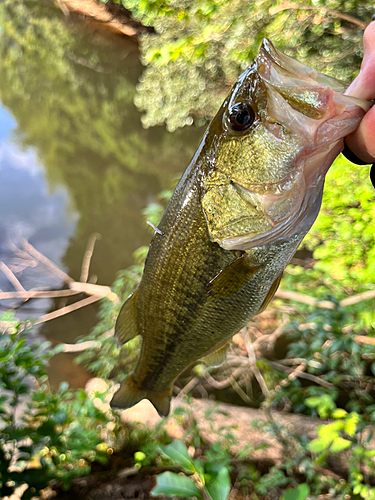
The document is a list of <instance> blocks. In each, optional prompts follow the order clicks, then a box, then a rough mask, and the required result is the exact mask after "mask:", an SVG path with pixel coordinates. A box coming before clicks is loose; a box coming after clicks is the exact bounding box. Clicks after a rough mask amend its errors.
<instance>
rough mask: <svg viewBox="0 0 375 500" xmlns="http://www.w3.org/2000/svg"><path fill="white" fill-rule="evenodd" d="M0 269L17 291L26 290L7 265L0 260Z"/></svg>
mask: <svg viewBox="0 0 375 500" xmlns="http://www.w3.org/2000/svg"><path fill="white" fill-rule="evenodd" d="M0 269H1V270H2V271H3V273H4V274H5V276H6V277H7V278H8V280H9V281H10V282H11V283H12V285H13V286H14V288H15V289H16V290H18V291H19V292H25V291H26V290H25V289H24V287H23V286H22V285H21V283H20V282H19V281H18V279H17V278H16V277H15V276H14V274H13V273H12V271H11V270H10V269H9V267H8V266H7V265H6V264H4V262H1V261H0Z"/></svg>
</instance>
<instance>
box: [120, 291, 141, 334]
mask: <svg viewBox="0 0 375 500" xmlns="http://www.w3.org/2000/svg"><path fill="white" fill-rule="evenodd" d="M137 303H138V288H137V289H136V290H135V291H134V292H133V293H132V294H131V295H130V297H129V298H128V299H127V301H126V302H125V303H124V305H123V306H122V308H121V310H120V314H119V315H118V318H117V321H116V326H115V338H116V340H117V342H118V343H119V344H125V343H126V342H128V340H131V339H133V338H134V337H136V336H137V335H139V333H138V328H137Z"/></svg>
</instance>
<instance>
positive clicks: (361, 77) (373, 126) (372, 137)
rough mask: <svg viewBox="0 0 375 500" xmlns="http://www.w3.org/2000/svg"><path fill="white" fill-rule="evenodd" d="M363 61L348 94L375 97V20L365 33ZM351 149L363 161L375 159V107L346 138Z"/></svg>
mask: <svg viewBox="0 0 375 500" xmlns="http://www.w3.org/2000/svg"><path fill="white" fill-rule="evenodd" d="M363 52H364V54H363V61H362V65H361V69H360V72H359V74H358V76H357V78H356V79H355V80H354V81H353V83H352V84H351V85H350V86H349V88H348V89H347V91H346V94H349V95H351V96H353V97H358V98H359V99H366V100H371V99H375V22H372V23H370V24H369V25H368V26H367V28H366V30H365V32H364V35H363ZM345 142H346V144H347V146H348V147H349V149H350V150H351V151H353V153H354V154H355V155H356V156H358V158H360V159H361V160H363V161H366V162H368V163H373V162H374V161H375V107H373V108H371V109H370V110H369V111H368V112H367V113H366V115H365V116H364V118H363V119H362V121H361V123H360V124H359V127H358V128H357V130H356V131H355V132H353V133H352V134H351V135H349V136H348V137H346V138H345Z"/></svg>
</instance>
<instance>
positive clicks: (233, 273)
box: [205, 253, 261, 300]
mask: <svg viewBox="0 0 375 500" xmlns="http://www.w3.org/2000/svg"><path fill="white" fill-rule="evenodd" d="M260 267H261V266H252V265H251V264H250V262H249V258H248V255H247V254H246V253H245V254H243V255H242V256H241V257H239V258H238V259H237V260H235V261H234V262H232V263H231V264H229V266H227V267H225V268H224V269H223V270H222V271H221V272H220V273H219V274H218V275H217V276H215V278H214V279H213V280H212V281H210V283H209V284H208V285H207V287H206V290H205V298H206V299H207V300H212V299H220V298H226V297H230V296H231V295H233V294H235V293H236V292H237V291H238V290H240V289H241V288H243V287H244V286H245V285H246V283H247V282H248V281H249V279H250V278H251V277H252V276H253V275H254V274H255V273H256V272H257V271H258V270H259V269H260Z"/></svg>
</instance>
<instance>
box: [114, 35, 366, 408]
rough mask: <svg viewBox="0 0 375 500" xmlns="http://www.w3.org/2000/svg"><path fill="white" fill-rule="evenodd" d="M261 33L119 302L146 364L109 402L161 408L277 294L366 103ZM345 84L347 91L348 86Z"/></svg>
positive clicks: (123, 324) (120, 324)
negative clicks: (136, 279)
mask: <svg viewBox="0 0 375 500" xmlns="http://www.w3.org/2000/svg"><path fill="white" fill-rule="evenodd" d="M340 89H341V87H340V85H339V84H338V82H337V81H336V80H332V79H330V78H329V77H326V76H325V75H321V74H320V73H317V72H316V71H315V70H312V69H310V68H308V67H306V66H304V65H302V64H301V63H298V62H297V61H294V60H293V59H291V58H289V57H287V56H285V55H283V54H282V53H280V52H279V51H277V50H276V49H275V48H274V47H273V45H272V44H271V43H270V42H269V41H268V40H264V41H263V44H262V47H261V49H260V52H259V55H258V56H257V58H256V59H255V61H254V63H253V64H252V65H251V66H250V67H249V68H248V69H247V70H246V71H245V72H244V73H243V74H242V75H241V76H240V77H239V79H238V80H237V82H236V83H235V84H234V86H233V88H232V90H231V92H230V94H229V96H228V97H227V99H226V100H225V101H224V104H223V106H221V108H220V109H219V111H218V113H217V115H216V117H215V118H214V119H213V120H212V122H211V124H210V126H209V128H208V130H207V132H206V134H205V135H204V137H203V140H202V143H201V145H200V147H199V148H198V151H197V153H196V154H195V155H194V157H193V159H192V161H191V163H190V165H189V167H188V168H187V170H186V172H185V173H184V175H183V177H182V179H181V180H180V182H179V184H178V186H177V188H176V190H175V192H174V193H173V196H172V198H171V200H170V202H169V204H168V206H167V208H166V211H165V213H164V215H163V217H162V220H161V222H160V224H159V226H158V230H157V231H156V232H155V234H154V236H153V239H152V241H151V244H150V248H149V252H148V255H147V259H146V263H145V268H144V272H143V276H142V280H141V282H140V284H139V286H138V288H137V290H136V291H135V292H134V293H133V294H132V295H131V296H130V298H129V299H128V300H127V301H126V302H125V304H124V305H123V307H122V309H121V311H120V314H119V317H118V319H117V322H116V328H115V333H116V337H117V339H118V341H119V342H120V343H125V342H127V341H128V340H130V339H131V338H133V337H135V336H137V335H141V336H142V346H141V351H140V355H139V359H138V363H137V366H136V368H135V369H134V371H133V372H132V373H131V374H129V375H128V377H127V378H126V380H125V382H124V383H123V385H122V386H121V387H120V389H119V390H118V392H117V393H116V394H115V395H114V397H113V400H112V402H111V405H112V406H114V407H120V408H128V407H130V406H133V405H134V404H136V403H137V402H138V401H140V400H141V399H144V398H148V399H149V400H150V401H151V402H152V403H153V405H154V406H155V408H156V409H157V411H158V412H159V414H160V415H167V414H168V412H169V408H170V400H171V395H172V388H173V383H174V381H175V380H176V378H177V377H178V376H179V375H180V374H181V373H182V372H183V371H184V370H185V369H186V368H187V367H189V366H191V365H192V364H194V363H195V362H197V361H198V360H203V361H204V362H206V363H208V364H211V365H213V366H218V365H220V364H221V363H222V362H223V361H224V360H225V354H226V351H227V347H228V345H229V342H230V339H231V337H232V336H233V335H234V334H235V333H237V332H238V331H239V330H240V329H241V328H242V327H243V326H245V325H246V324H247V322H248V321H249V320H250V319H251V318H252V317H253V316H254V315H256V314H258V313H259V312H261V311H262V310H263V309H264V308H265V307H266V306H267V304H268V303H269V301H270V300H271V298H272V296H273V294H274V293H275V291H276V289H277V287H278V284H279V282H280V279H281V275H282V272H283V270H284V269H285V267H286V265H287V264H288V262H289V260H290V259H291V257H292V256H293V254H294V252H295V251H296V249H297V248H298V246H299V244H300V242H301V241H302V239H303V238H304V236H305V234H306V233H307V231H308V230H309V228H310V227H311V225H312V224H313V222H314V220H315V218H316V217H317V215H318V212H319V208H320V204H321V199H322V192H323V184H324V177H325V174H326V173H327V171H328V168H329V166H330V165H331V163H332V162H333V160H334V159H335V157H336V156H337V155H338V154H339V152H340V151H341V149H342V146H343V137H345V136H346V135H347V134H349V133H350V132H352V131H353V130H354V129H355V128H356V126H357V125H358V123H359V121H360V120H361V118H362V117H363V115H364V113H365V111H366V110H367V109H368V108H369V105H368V103H366V102H364V101H359V100H356V99H353V98H350V97H347V96H344V95H342V94H340V92H339V91H340ZM343 90H344V88H342V91H343Z"/></svg>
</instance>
